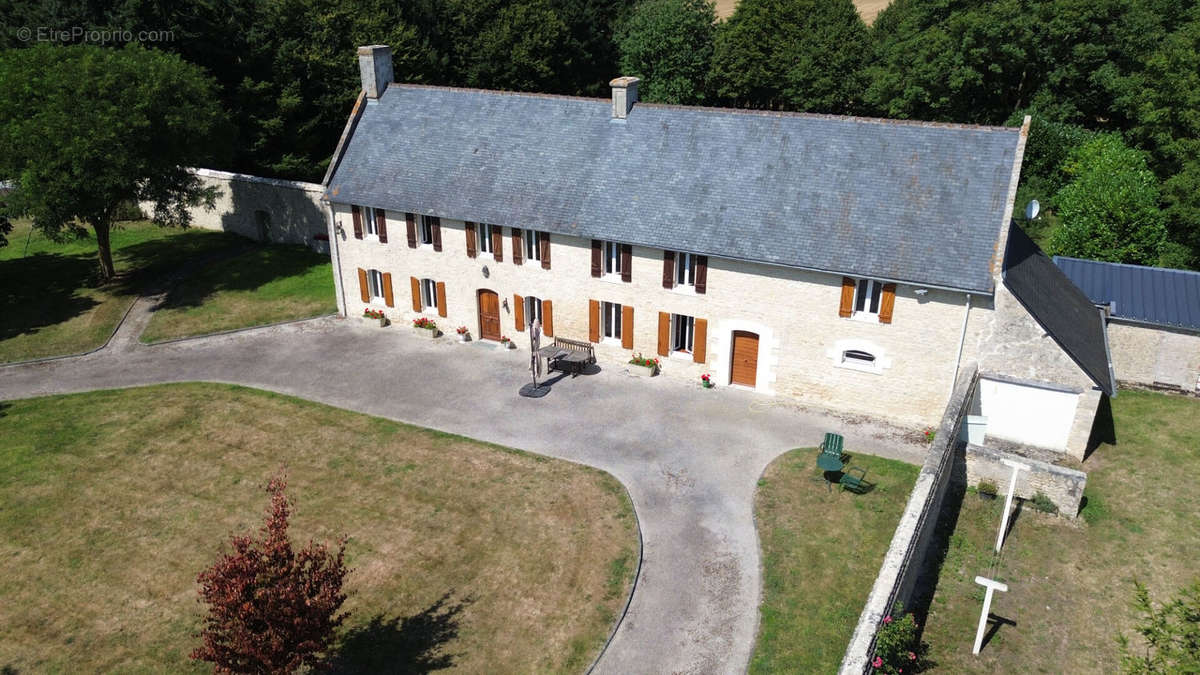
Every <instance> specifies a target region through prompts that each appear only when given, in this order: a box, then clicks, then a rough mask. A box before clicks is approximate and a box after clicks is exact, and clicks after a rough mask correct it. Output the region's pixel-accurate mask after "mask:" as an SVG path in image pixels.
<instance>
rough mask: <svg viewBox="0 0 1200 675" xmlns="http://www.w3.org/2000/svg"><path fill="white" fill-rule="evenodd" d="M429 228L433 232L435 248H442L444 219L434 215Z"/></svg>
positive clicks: (436, 249) (438, 249)
mask: <svg viewBox="0 0 1200 675" xmlns="http://www.w3.org/2000/svg"><path fill="white" fill-rule="evenodd" d="M429 221H430V222H429V229H430V230H432V234H433V250H435V251H440V250H442V219H441V218H438V217H437V216H434V217H432V218H430V219H429Z"/></svg>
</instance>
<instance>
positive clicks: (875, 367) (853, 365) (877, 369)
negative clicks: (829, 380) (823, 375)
mask: <svg viewBox="0 0 1200 675" xmlns="http://www.w3.org/2000/svg"><path fill="white" fill-rule="evenodd" d="M849 351H860V352H867V353H868V354H872V355H874V356H875V362H874V363H865V362H863V361H859V360H855V359H851V360H847V359H846V358H845V353H846V352H849ZM825 356H827V357H828V358H829V359H831V360H832V361H833V365H834V366H836V367H838V368H845V369H846V370H856V371H858V372H860V373H872V374H874V375H882V374H883V371H885V370H887V369H888V368H891V367H892V358H891V357H890V356H888V355H887V351H886V350H885V349H884V348H883V347H880V346H879V345H877V344H875V343H874V342H869V341H867V340H859V339H856V338H849V339H845V340H838V341H837V342H835V343H834V345H833V346H832V347H830V348H829V349H827V350H826V351H825Z"/></svg>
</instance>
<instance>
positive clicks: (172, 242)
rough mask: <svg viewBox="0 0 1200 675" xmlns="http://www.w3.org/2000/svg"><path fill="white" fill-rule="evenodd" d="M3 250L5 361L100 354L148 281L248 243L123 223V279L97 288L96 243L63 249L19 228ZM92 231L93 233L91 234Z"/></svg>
mask: <svg viewBox="0 0 1200 675" xmlns="http://www.w3.org/2000/svg"><path fill="white" fill-rule="evenodd" d="M14 225H15V227H14V231H13V233H12V234H11V235H10V236H9V245H8V246H6V247H3V248H0V362H6V361H22V360H25V359H32V358H38V357H43V356H57V355H62V354H73V353H78V352H83V351H87V350H90V349H95V348H96V347H99V346H100V345H102V344H104V342H105V341H106V340H107V339H108V337H109V336H110V335H112V332H113V330H114V329H115V328H116V326H117V323H118V322H120V320H121V317H122V316H124V315H125V311H126V310H127V309H128V308H129V305H130V304H132V303H133V301H134V300H135V299H136V297H137V295H138V294H139V293H140V292H142V290H144V289H145V288H146V286H147V284H149V283H153V282H154V281H156V280H158V279H160V278H161V277H162V276H163V275H165V274H167V273H168V272H170V271H173V270H175V269H178V268H179V267H180V266H181V265H183V264H184V263H185V262H187V261H188V260H192V259H195V258H197V257H201V256H205V255H209V254H212V253H215V252H217V251H221V250H224V249H229V248H231V247H234V246H240V245H242V244H243V243H244V242H245V241H246V240H245V239H242V238H241V237H238V236H236V235H232V234H225V233H221V232H211V231H207V230H196V229H189V230H181V229H178V228H160V227H157V226H155V225H153V224H151V223H149V222H144V221H142V222H134V223H125V224H123V226H121V227H120V228H118V229H115V230H113V232H112V247H113V260H114V263H115V265H116V268H117V274H118V278H117V279H115V280H113V281H112V282H110V283H107V284H103V285H99V284H97V283H96V271H97V267H98V264H97V262H96V241H95V238H94V237H92V236H90V234H89V236H87V237H84V238H83V239H79V240H74V241H70V242H66V243H62V244H58V243H55V242H52V241H49V240H48V239H46V238H45V237H43V236H42V235H41V234H40V233H37V232H35V231H31V230H32V228H31V225H30V222H29V221H28V220H20V221H17V222H15V223H14ZM88 232H89V233H90V232H91V231H90V230H89V231H88Z"/></svg>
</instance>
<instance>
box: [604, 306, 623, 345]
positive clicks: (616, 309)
mask: <svg viewBox="0 0 1200 675" xmlns="http://www.w3.org/2000/svg"><path fill="white" fill-rule="evenodd" d="M624 309H625V306H624V305H622V304H621V303H619V302H601V303H600V344H607V345H617V346H622V345H623V344H624V342H623V341H622V338H623V337H624V336H625V322H624V321H623V320H622V317H623V314H622V313H623V311H624ZM610 312H611V313H612V315H613V320H614V322H619V323H620V324H621V330H620V332H619V333H618V334H617V335H616V336H609V335H606V333H607V331H606V330H605V329H606V328H607V326H608V321H609V314H610Z"/></svg>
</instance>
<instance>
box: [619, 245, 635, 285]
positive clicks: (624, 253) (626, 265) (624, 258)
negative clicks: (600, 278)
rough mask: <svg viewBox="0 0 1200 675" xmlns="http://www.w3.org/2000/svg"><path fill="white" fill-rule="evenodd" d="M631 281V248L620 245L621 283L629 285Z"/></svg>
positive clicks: (630, 246)
mask: <svg viewBox="0 0 1200 675" xmlns="http://www.w3.org/2000/svg"><path fill="white" fill-rule="evenodd" d="M632 280H633V246H632V245H631V244H621V281H624V282H626V283H629V282H630V281H632Z"/></svg>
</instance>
